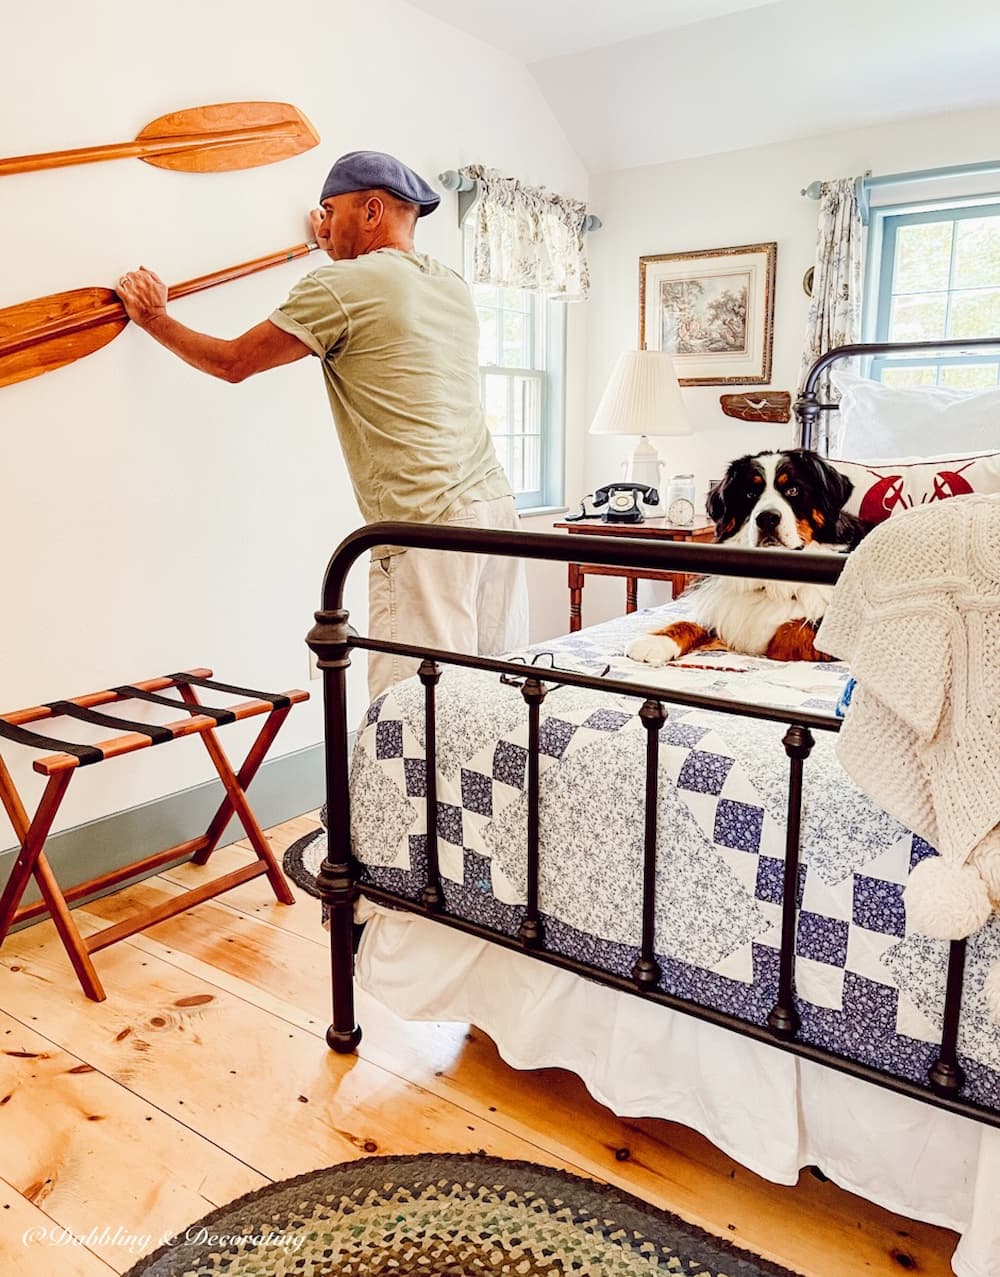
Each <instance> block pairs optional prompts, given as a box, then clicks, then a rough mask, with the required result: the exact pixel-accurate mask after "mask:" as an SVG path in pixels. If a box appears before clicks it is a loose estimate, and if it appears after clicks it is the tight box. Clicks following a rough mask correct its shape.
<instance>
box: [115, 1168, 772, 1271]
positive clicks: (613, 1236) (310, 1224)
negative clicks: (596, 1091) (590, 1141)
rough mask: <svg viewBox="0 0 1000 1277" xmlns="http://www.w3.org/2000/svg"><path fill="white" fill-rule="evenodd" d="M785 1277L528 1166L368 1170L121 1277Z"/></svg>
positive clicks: (289, 1195) (281, 1200) (209, 1224)
mask: <svg viewBox="0 0 1000 1277" xmlns="http://www.w3.org/2000/svg"><path fill="white" fill-rule="evenodd" d="M216 1274H219V1275H220V1277H221V1275H222V1274H225V1277H301V1275H304V1274H308V1275H309V1277H328V1275H329V1277H333V1274H336V1277H362V1275H364V1277H383V1275H385V1277H390V1275H392V1277H411V1275H415V1274H422V1275H424V1277H481V1275H483V1277H492V1275H493V1274H504V1275H505V1277H507V1275H509V1277H563V1274H574V1275H576V1277H639V1275H641V1274H647V1275H651V1274H657V1275H660V1274H674V1275H676V1277H794V1275H793V1274H791V1273H790V1272H788V1270H787V1269H784V1268H780V1267H778V1266H777V1265H775V1264H771V1263H769V1262H768V1261H766V1260H764V1259H759V1258H757V1257H755V1256H754V1255H751V1254H749V1253H748V1252H746V1251H742V1250H737V1249H736V1248H735V1247H734V1246H732V1245H730V1244H729V1243H728V1242H726V1241H723V1240H721V1239H719V1238H715V1237H711V1236H710V1235H709V1234H707V1233H704V1232H702V1231H701V1230H700V1229H698V1228H695V1227H693V1226H692V1225H690V1224H686V1223H685V1222H684V1221H683V1220H681V1219H678V1218H677V1217H676V1216H674V1215H668V1214H666V1213H665V1212H663V1211H659V1210H656V1209H655V1208H654V1207H652V1206H647V1205H646V1204H645V1203H644V1202H641V1201H639V1200H638V1199H637V1198H635V1197H631V1196H630V1195H629V1194H627V1193H623V1192H620V1191H619V1190H618V1189H615V1188H611V1187H609V1186H607V1185H603V1184H597V1183H594V1182H593V1181H591V1180H586V1179H580V1178H578V1177H577V1176H575V1175H569V1174H566V1173H565V1172H563V1171H558V1170H550V1169H549V1168H548V1167H544V1166H536V1165H533V1164H532V1163H531V1162H516V1161H506V1160H504V1159H502V1158H497V1157H486V1156H483V1155H475V1154H473V1155H469V1154H451V1153H427V1154H421V1155H419V1156H408V1157H371V1158H365V1159H363V1160H361V1161H357V1162H347V1163H345V1164H343V1165H340V1166H332V1167H329V1168H328V1169H326V1170H318V1171H312V1172H310V1173H309V1174H307V1175H299V1176H298V1177H296V1178H295V1179H290V1180H285V1181H283V1182H281V1183H277V1184H271V1185H269V1186H268V1187H267V1188H263V1189H260V1190H258V1191H257V1192H255V1193H250V1194H248V1195H247V1196H246V1197H241V1198H239V1199H238V1200H237V1201H235V1202H232V1203H231V1204H230V1205H229V1206H225V1207H223V1208H222V1209H221V1210H217V1211H213V1212H212V1214H211V1215H207V1216H206V1217H205V1218H204V1219H201V1220H199V1221H198V1222H197V1223H195V1224H192V1225H190V1226H189V1227H186V1228H182V1229H180V1230H179V1231H178V1233H177V1235H176V1237H172V1238H171V1239H170V1240H169V1242H168V1244H166V1245H163V1246H161V1247H160V1248H159V1250H157V1251H155V1252H154V1253H153V1254H151V1255H149V1256H147V1257H146V1258H145V1259H142V1260H140V1262H139V1263H138V1264H136V1265H135V1266H134V1267H133V1268H132V1269H130V1270H129V1272H128V1273H127V1274H126V1275H125V1277H215V1275H216Z"/></svg>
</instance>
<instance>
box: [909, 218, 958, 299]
mask: <svg viewBox="0 0 1000 1277" xmlns="http://www.w3.org/2000/svg"><path fill="white" fill-rule="evenodd" d="M953 225H954V223H953V222H921V223H916V224H914V225H910V226H901V227H900V228H899V230H898V231H897V232H896V267H895V270H894V272H893V280H892V291H893V293H927V292H930V291H931V290H932V289H935V288H947V287H948V271H949V267H950V265H951V236H952V227H953ZM977 282H978V281H977Z"/></svg>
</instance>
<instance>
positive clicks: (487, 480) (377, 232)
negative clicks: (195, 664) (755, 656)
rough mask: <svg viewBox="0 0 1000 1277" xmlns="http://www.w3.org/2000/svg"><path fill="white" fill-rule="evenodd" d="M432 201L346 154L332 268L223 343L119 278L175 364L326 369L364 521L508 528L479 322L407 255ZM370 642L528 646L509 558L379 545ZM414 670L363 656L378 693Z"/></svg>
mask: <svg viewBox="0 0 1000 1277" xmlns="http://www.w3.org/2000/svg"><path fill="white" fill-rule="evenodd" d="M439 202H440V196H438V195H437V193H436V192H435V191H434V190H433V189H432V188H431V187H430V186H429V185H428V184H427V183H426V182H425V181H424V180H423V179H422V178H421V177H419V176H418V175H417V174H416V173H414V172H413V171H412V169H409V168H407V167H406V165H405V164H401V163H400V162H399V160H396V159H394V158H393V157H392V156H391V155H385V154H382V153H381V152H377V151H352V152H350V153H349V154H347V155H342V156H341V157H340V159H339V160H337V162H336V164H334V166H333V168H332V169H331V170H330V173H329V175H328V176H327V179H326V182H325V184H324V186H323V192H322V195H321V196H320V205H321V210H320V211H317V210H314V211H313V212H312V213H311V214H310V217H311V219H312V222H313V227H314V229H315V232H316V238H317V241H318V243H319V245H320V247H321V248H323V249H325V250H326V253H327V255H328V256H329V257H330V258H331V263H330V264H328V265H324V266H321V267H320V268H319V269H318V270H316V271H313V272H312V273H311V274H309V275H307V276H305V278H304V279H302V280H300V281H299V283H298V284H296V286H295V287H294V288H293V289H292V291H291V293H290V294H289V296H288V298H287V299H286V301H284V302H283V303H282V305H281V306H280V307H279V308H278V309H277V310H276V311H275V312H274V313H273V314H272V315H271V316H270V318H268V319H266V320H264V321H263V323H260V324H257V325H256V326H255V327H253V328H251V329H249V330H248V331H247V332H245V333H243V335H242V336H240V337H237V338H235V339H233V340H231V341H227V340H223V339H220V338H216V337H210V336H208V335H207V334H205V333H200V332H195V331H194V330H193V329H190V328H187V327H185V326H184V325H183V324H180V323H178V322H177V320H175V319H173V318H172V317H171V316H170V315H168V314H167V310H166V301H167V289H166V285H165V284H164V283H163V281H162V280H161V279H160V278H159V277H158V276H157V275H156V274H155V273H154V272H153V271H150V270H147V269H146V268H145V267H140V269H139V270H137V271H131V272H129V273H128V274H126V275H123V276H122V278H121V279H120V280H119V282H118V295H119V296H120V297H121V299H122V302H123V304H124V306H125V309H126V311H127V312H128V316H129V318H130V319H131V320H132V322H133V323H135V324H136V325H137V326H138V327H140V328H142V329H144V330H145V331H146V332H147V333H149V334H150V336H151V337H154V338H155V339H156V340H157V341H158V342H160V344H161V345H163V346H165V347H166V348H167V349H168V350H170V351H172V352H173V353H174V354H175V355H177V356H179V357H180V358H181V359H183V360H185V362H187V363H189V364H191V365H192V366H193V367H195V368H198V369H200V370H201V371H202V372H206V373H209V374H210V375H211V376H213V377H219V378H222V379H223V380H224V381H230V382H239V381H243V380H244V379H245V378H246V377H250V376H252V375H253V374H254V373H258V372H264V371H266V370H267V369H269V368H277V367H279V366H280V365H282V364H289V363H292V362H294V361H295V360H298V359H304V358H305V357H306V356H307V355H310V354H311V355H315V356H317V357H318V358H319V359H320V360H321V361H322V368H323V375H324V377H325V380H326V388H327V393H328V395H329V399H330V406H331V409H332V411H333V416H334V420H335V422H336V425H337V431H338V434H339V437H340V443H341V447H342V449H343V452H344V457H345V460H346V462H347V467H348V470H349V472H350V477H351V482H352V484H353V487H354V494H355V497H356V499H357V502H358V506H359V508H360V510H361V513H362V516H363V517H364V519H365V521H366V522H369V523H372V522H375V521H377V520H381V519H402V520H405V521H408V522H417V523H451V524H459V525H462V526H476V527H488V528H506V529H516V528H517V516H516V513H515V510H514V501H513V497H512V496H511V490H510V485H509V483H508V482H507V478H506V476H505V475H504V472H503V469H502V467H501V465H500V462H499V460H498V459H497V455H496V452H495V451H494V448H493V443H492V440H491V438H490V435H489V431H488V430H487V428H486V422H485V418H484V415H483V409H482V404H481V402H480V397H479V368H478V322H477V318H476V312H475V308H474V307H473V304H472V299H471V297H470V295H469V290H468V287H467V286H466V284H465V282H464V280H463V279H462V277H461V276H460V275H457V274H456V273H455V272H454V271H452V270H449V269H448V268H447V267H445V266H442V265H441V264H440V263H439V262H436V261H434V260H433V259H432V258H430V257H427V256H425V255H424V254H419V253H416V252H415V251H414V247H413V233H414V229H415V227H416V223H417V221H418V219H419V218H421V217H424V216H425V215H426V214H428V213H432V212H433V211H434V209H435V208H437V206H438V203H439ZM368 628H369V633H370V634H371V635H372V637H373V638H383V639H387V640H395V641H399V642H405V643H417V644H421V645H424V646H427V647H440V648H444V649H451V650H457V651H472V652H498V651H501V650H504V649H505V648H510V647H516V646H519V645H521V644H523V643H525V642H526V641H527V594H526V589H525V583H524V573H523V567H522V565H521V563H520V562H519V561H518V560H516V559H501V558H493V559H490V558H484V557H482V556H478V555H468V554H451V553H448V554H444V553H441V552H439V551H434V550H414V549H409V550H403V549H401V548H400V547H398V546H396V547H394V546H379V547H377V548H376V549H375V550H374V551H373V552H372V563H371V567H370V570H369V626H368ZM415 668H416V662H414V661H407V660H403V659H402V658H400V657H395V656H391V655H389V654H386V653H376V652H372V653H370V654H369V665H368V684H369V692H370V694H371V696H372V698H373V699H374V698H375V697H376V696H377V695H379V694H380V693H381V692H383V691H384V690H385V689H386V688H387V687H388V686H390V685H391V684H392V683H395V682H397V681H398V680H399V679H400V678H405V677H406V676H407V675H408V674H410V673H412V672H413V671H414V670H415Z"/></svg>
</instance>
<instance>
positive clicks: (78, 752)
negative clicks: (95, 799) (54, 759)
mask: <svg viewBox="0 0 1000 1277" xmlns="http://www.w3.org/2000/svg"><path fill="white" fill-rule="evenodd" d="M0 736H6V738H7V739H8V740H12V741H16V742H17V743H18V745H27V746H28V748H29V749H46V750H48V751H49V753H52V754H72V755H73V757H74V758H78V759H79V760H80V766H81V767H86V766H87V764H88V763H101V762H103V761H104V755H103V754H102V753H101V751H100V750H99V749H98V748H97V747H96V745H75V744H74V743H73V742H72V741H66V740H56V738H55V737H54V736H41V735H39V733H38V732H29V731H28V730H27V729H26V728H24V727H15V726H14V724H13V723H8V722H7V721H6V719H3V718H0Z"/></svg>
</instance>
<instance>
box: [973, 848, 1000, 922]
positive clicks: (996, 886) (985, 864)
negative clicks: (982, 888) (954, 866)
mask: <svg viewBox="0 0 1000 1277" xmlns="http://www.w3.org/2000/svg"><path fill="white" fill-rule="evenodd" d="M971 863H972V864H973V865H974V866H975V867H976V869H977V870H978V872H979V875H980V877H981V878H982V879H983V881H984V882H985V883H986V890H987V891H988V892H989V893H990V899H991V900H992V901H993V908H994V909H1000V830H997V829H994V830H993V831H992V832H991V833H988V834H987V835H986V837H985V838H984V839H983V841H982V842H981V843H980V844H979V846H978V847H977V848H976V850H975V851H974V852H973V853H972V856H971Z"/></svg>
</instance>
